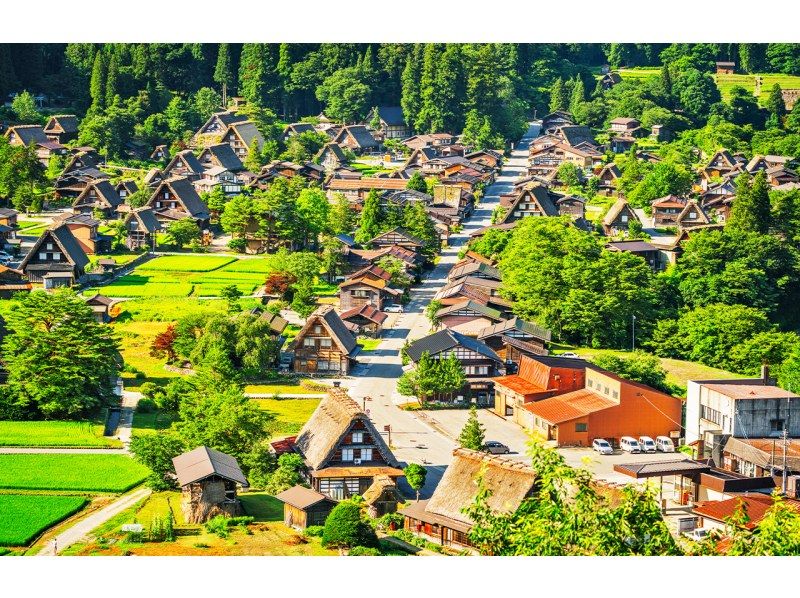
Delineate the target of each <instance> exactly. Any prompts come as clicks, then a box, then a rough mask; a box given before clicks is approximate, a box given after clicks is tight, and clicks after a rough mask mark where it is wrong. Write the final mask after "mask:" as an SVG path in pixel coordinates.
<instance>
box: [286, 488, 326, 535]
mask: <svg viewBox="0 0 800 598" xmlns="http://www.w3.org/2000/svg"><path fill="white" fill-rule="evenodd" d="M275 498H277V499H278V500H279V501H281V502H282V503H283V523H284V524H285V525H287V526H288V527H291V528H294V529H297V530H304V529H306V528H307V527H309V526H312V525H325V520H326V519H327V518H328V515H330V513H331V511H332V510H333V508H334V507H335V506H336V501H335V500H333V499H332V498H330V497H329V496H326V495H325V494H322V493H321V492H317V491H316V490H312V489H311V488H306V487H305V486H293V487H291V488H289V489H288V490H284V491H283V492H281V493H280V494H276V495H275Z"/></svg>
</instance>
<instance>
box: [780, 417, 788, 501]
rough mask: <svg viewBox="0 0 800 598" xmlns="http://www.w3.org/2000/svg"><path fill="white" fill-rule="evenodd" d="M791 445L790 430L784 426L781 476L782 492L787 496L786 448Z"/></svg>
mask: <svg viewBox="0 0 800 598" xmlns="http://www.w3.org/2000/svg"><path fill="white" fill-rule="evenodd" d="M788 446H789V430H788V429H787V427H786V424H784V426H783V474H782V476H781V478H782V480H781V494H783V495H784V496H786V450H787V448H788Z"/></svg>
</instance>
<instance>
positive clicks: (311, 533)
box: [303, 525, 325, 538]
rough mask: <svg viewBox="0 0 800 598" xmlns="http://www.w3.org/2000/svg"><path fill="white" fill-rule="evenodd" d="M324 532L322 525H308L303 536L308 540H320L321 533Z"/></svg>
mask: <svg viewBox="0 0 800 598" xmlns="http://www.w3.org/2000/svg"><path fill="white" fill-rule="evenodd" d="M324 530H325V526H324V525H309V526H308V527H307V528H306V529H305V531H303V534H305V535H306V536H308V537H309V538H321V537H322V532H323V531H324Z"/></svg>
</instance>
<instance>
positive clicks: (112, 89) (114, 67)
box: [106, 52, 119, 106]
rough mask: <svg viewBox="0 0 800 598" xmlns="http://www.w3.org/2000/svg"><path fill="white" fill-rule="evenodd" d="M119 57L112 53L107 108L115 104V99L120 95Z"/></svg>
mask: <svg viewBox="0 0 800 598" xmlns="http://www.w3.org/2000/svg"><path fill="white" fill-rule="evenodd" d="M118 79H119V57H118V56H117V53H116V52H112V54H111V60H110V61H109V63H108V72H107V73H106V106H112V105H113V104H114V98H115V97H116V96H117V94H119V80H118Z"/></svg>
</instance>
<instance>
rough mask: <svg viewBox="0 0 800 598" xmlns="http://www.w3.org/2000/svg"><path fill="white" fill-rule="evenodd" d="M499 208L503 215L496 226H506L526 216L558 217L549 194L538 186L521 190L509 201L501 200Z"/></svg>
mask: <svg viewBox="0 0 800 598" xmlns="http://www.w3.org/2000/svg"><path fill="white" fill-rule="evenodd" d="M500 206H501V210H503V211H504V214H503V216H502V218H501V219H500V220H499V221H498V224H508V223H510V222H514V221H516V220H521V219H522V218H525V217H527V216H558V215H559V214H558V208H556V206H555V204H554V203H553V200H552V198H551V196H550V192H549V191H548V190H547V188H546V187H544V186H543V185H538V184H534V185H531V186H529V187H527V188H525V189H523V190H522V191H521V192H520V193H518V194H517V195H516V197H514V198H513V199H511V200H510V201H508V200H506V199H505V198H501V199H500Z"/></svg>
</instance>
